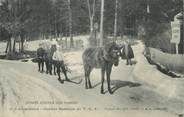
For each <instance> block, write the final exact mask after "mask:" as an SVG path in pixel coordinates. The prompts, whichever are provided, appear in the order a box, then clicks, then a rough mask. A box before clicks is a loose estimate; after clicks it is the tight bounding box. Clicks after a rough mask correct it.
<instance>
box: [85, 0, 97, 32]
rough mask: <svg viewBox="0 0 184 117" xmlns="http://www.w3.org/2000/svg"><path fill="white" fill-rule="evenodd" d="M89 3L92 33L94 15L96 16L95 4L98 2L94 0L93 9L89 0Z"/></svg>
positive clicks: (91, 29)
mask: <svg viewBox="0 0 184 117" xmlns="http://www.w3.org/2000/svg"><path fill="white" fill-rule="evenodd" d="M87 4H88V11H89V21H90V33H92V31H93V29H94V25H93V24H94V22H93V19H94V16H95V4H96V0H93V9H92V10H91V7H90V2H89V0H87Z"/></svg>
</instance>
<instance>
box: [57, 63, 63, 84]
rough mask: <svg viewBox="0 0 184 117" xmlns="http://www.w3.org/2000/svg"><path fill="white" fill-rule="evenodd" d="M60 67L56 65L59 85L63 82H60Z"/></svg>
mask: <svg viewBox="0 0 184 117" xmlns="http://www.w3.org/2000/svg"><path fill="white" fill-rule="evenodd" d="M60 67H61V66H60V65H59V64H57V74H58V80H59V81H60V82H61V83H64V80H61V75H60V73H61V70H60Z"/></svg>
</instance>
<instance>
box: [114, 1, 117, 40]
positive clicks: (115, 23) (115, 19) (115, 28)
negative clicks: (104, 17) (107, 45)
mask: <svg viewBox="0 0 184 117" xmlns="http://www.w3.org/2000/svg"><path fill="white" fill-rule="evenodd" d="M117 21H118V0H116V6H115V17H114V41H115V40H117Z"/></svg>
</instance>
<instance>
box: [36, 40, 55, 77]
mask: <svg viewBox="0 0 184 117" xmlns="http://www.w3.org/2000/svg"><path fill="white" fill-rule="evenodd" d="M39 46H40V47H39V48H38V49H37V59H38V60H37V61H38V67H39V71H40V68H41V67H42V68H41V69H42V72H43V71H44V70H43V69H44V63H45V66H46V73H47V74H48V73H50V74H51V75H52V66H53V64H54V63H53V60H52V56H53V54H54V52H55V50H56V45H52V44H51V43H49V42H42V43H40V44H39ZM54 74H55V75H56V67H55V65H54Z"/></svg>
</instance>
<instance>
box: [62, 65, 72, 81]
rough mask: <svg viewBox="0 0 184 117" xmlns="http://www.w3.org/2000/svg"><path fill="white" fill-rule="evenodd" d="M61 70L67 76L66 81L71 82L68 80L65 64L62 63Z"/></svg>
mask: <svg viewBox="0 0 184 117" xmlns="http://www.w3.org/2000/svg"><path fill="white" fill-rule="evenodd" d="M61 69H62V72H63V73H64V75H65V80H66V81H70V80H69V79H68V76H67V71H66V69H65V66H64V63H63V62H61Z"/></svg>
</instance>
